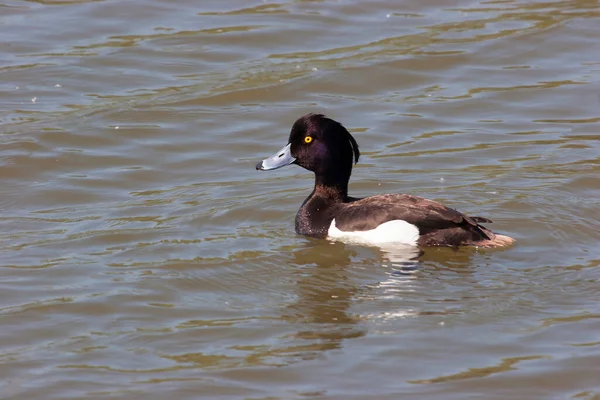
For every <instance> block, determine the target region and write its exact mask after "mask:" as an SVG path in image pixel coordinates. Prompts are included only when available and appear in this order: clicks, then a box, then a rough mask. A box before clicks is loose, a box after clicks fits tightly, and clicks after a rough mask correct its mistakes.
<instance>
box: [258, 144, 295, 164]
mask: <svg viewBox="0 0 600 400" xmlns="http://www.w3.org/2000/svg"><path fill="white" fill-rule="evenodd" d="M291 145H292V144H291V143H289V144H287V145H285V146H284V147H283V148H282V149H281V150H279V151H278V152H277V153H275V154H273V155H272V156H271V157H269V158H265V159H264V160H262V161H261V162H259V163H258V164H256V169H258V170H261V171H270V170H272V169H277V168H281V167H285V166H286V165H290V164H291V163H293V162H294V161H296V159H295V158H294V157H293V156H292V153H291V150H290V146H291Z"/></svg>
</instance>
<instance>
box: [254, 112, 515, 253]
mask: <svg viewBox="0 0 600 400" xmlns="http://www.w3.org/2000/svg"><path fill="white" fill-rule="evenodd" d="M359 155H360V152H359V150H358V144H357V143H356V140H355V139H354V138H353V137H352V135H350V133H349V132H348V131H347V130H346V128H344V127H343V126H342V125H341V124H340V123H338V122H336V121H334V120H332V119H329V118H327V117H325V116H323V115H318V114H307V115H305V116H303V117H301V118H299V119H298V120H297V121H296V122H295V123H294V125H293V127H292V131H291V133H290V137H289V142H288V144H287V145H286V146H285V147H283V148H282V149H281V150H280V151H279V152H277V153H276V154H275V155H273V156H271V157H269V158H267V159H265V160H263V161H261V162H259V163H258V165H257V166H256V169H259V170H271V169H276V168H280V167H283V166H285V165H288V164H292V163H295V164H298V165H300V166H301V167H304V168H306V169H308V170H309V171H312V172H314V173H315V188H314V190H313V192H312V193H311V194H310V196H309V197H308V198H307V199H306V200H305V201H304V203H303V204H302V206H301V207H300V210H298V214H297V215H296V232H298V233H299V234H302V235H306V236H312V237H317V238H325V237H329V238H337V239H343V240H351V241H359V242H363V243H364V242H366V243H375V244H380V243H390V242H393V243H403V244H407V245H413V246H414V245H421V246H451V247H456V246H479V247H502V246H508V245H510V244H512V243H513V242H514V239H512V238H510V237H508V236H504V235H499V234H496V233H494V232H492V231H490V230H489V229H487V228H485V227H484V226H482V225H480V223H490V222H492V221H490V220H488V219H486V218H481V217H468V216H466V215H464V214H462V213H460V212H458V211H456V210H454V209H452V208H448V207H446V206H444V205H442V204H440V203H437V202H435V201H432V200H427V199H424V198H422V197H417V196H411V195H407V194H383V195H376V196H370V197H365V198H363V199H358V198H353V197H350V196H348V182H349V180H350V174H351V173H352V164H353V162H357V161H358V157H359Z"/></svg>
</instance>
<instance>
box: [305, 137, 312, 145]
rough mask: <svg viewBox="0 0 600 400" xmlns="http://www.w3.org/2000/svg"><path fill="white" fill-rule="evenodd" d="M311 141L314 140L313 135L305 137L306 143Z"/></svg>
mask: <svg viewBox="0 0 600 400" xmlns="http://www.w3.org/2000/svg"><path fill="white" fill-rule="evenodd" d="M310 142H312V136H307V137H305V138H304V143H306V144H308V143H310Z"/></svg>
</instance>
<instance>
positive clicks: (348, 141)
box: [256, 114, 360, 178]
mask: <svg viewBox="0 0 600 400" xmlns="http://www.w3.org/2000/svg"><path fill="white" fill-rule="evenodd" d="M359 156H360V152H359V150H358V144H357V143H356V140H355V139H354V138H353V137H352V135H350V132H348V130H346V128H344V127H343V126H342V124H340V123H339V122H337V121H334V120H332V119H330V118H327V117H326V116H324V115H321V114H306V115H304V116H302V117H300V118H298V119H297V120H296V122H294V125H293V126H292V131H291V132H290V137H289V140H288V144H286V145H285V146H284V147H283V148H282V149H281V150H279V151H278V152H277V153H275V154H274V155H272V156H271V157H269V158H266V159H264V160H262V161H261V162H259V163H258V164H257V165H256V169H258V170H261V171H268V170H272V169H277V168H281V167H284V166H286V165H289V164H298V165H299V166H301V167H303V168H306V169H307V170H309V171H313V172H314V173H315V174H316V175H317V176H330V177H332V178H334V177H338V176H340V177H346V176H347V177H350V172H351V171H352V164H353V163H355V162H357V161H358V157H359Z"/></svg>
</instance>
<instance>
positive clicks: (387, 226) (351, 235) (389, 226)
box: [327, 219, 419, 245]
mask: <svg viewBox="0 0 600 400" xmlns="http://www.w3.org/2000/svg"><path fill="white" fill-rule="evenodd" d="M327 236H328V237H330V238H332V239H338V240H342V241H349V242H356V243H365V244H382V243H399V244H408V245H416V244H417V240H418V239H419V229H418V228H417V227H416V226H414V225H413V224H409V223H408V222H406V221H404V220H401V219H395V220H393V221H388V222H385V223H383V224H381V225H379V226H378V227H377V228H375V229H371V230H369V231H354V232H343V231H340V230H339V229H338V228H337V227H336V226H335V219H334V220H333V221H331V226H329V231H327Z"/></svg>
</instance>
